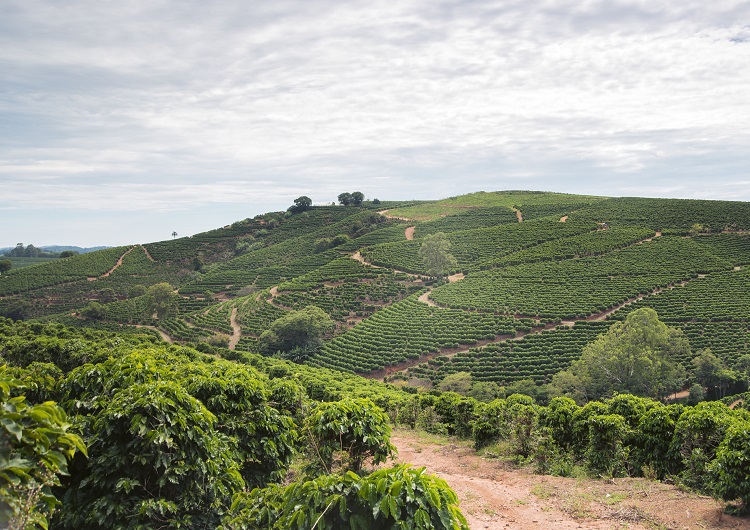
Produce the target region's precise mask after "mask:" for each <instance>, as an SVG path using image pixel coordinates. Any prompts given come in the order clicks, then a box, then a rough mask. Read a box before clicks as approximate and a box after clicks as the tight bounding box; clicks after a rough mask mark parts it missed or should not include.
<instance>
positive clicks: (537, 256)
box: [479, 227, 654, 269]
mask: <svg viewBox="0 0 750 530" xmlns="http://www.w3.org/2000/svg"><path fill="white" fill-rule="evenodd" d="M653 236H654V231H653V230H649V229H648V228H633V227H619V228H610V229H608V230H597V231H595V232H588V233H585V234H580V235H576V236H572V237H566V238H561V239H554V240H552V241H547V242H545V243H541V244H539V245H536V246H533V247H530V248H527V249H524V250H520V251H518V252H514V253H512V254H508V255H505V256H502V257H500V258H497V259H492V260H488V261H485V262H482V263H480V265H479V267H480V268H481V269H491V268H496V267H507V266H510V265H518V264H521V263H533V262H535V261H558V260H565V259H573V258H584V257H588V256H600V255H602V254H607V253H609V252H612V251H614V250H617V249H620V248H624V247H627V246H630V245H633V244H635V243H637V242H639V241H643V240H644V239H647V238H650V237H653Z"/></svg>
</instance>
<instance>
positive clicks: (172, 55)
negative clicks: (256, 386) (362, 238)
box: [0, 0, 750, 211]
mask: <svg viewBox="0 0 750 530" xmlns="http://www.w3.org/2000/svg"><path fill="white" fill-rule="evenodd" d="M6 4H7V9H4V16H3V17H2V19H1V20H0V186H2V187H0V190H1V191H2V192H3V193H2V196H0V208H7V207H8V205H9V204H11V203H12V204H19V201H21V202H23V203H24V205H25V206H24V207H26V208H36V207H40V208H41V207H49V206H50V205H59V206H64V205H75V208H87V209H96V208H100V209H101V208H112V209H117V210H125V211H130V210H131V209H132V208H133V207H134V206H133V205H134V204H139V205H147V206H143V207H148V208H153V209H167V210H168V209H174V208H187V207H190V208H195V207H199V206H200V205H201V204H215V203H221V202H223V201H226V202H227V203H232V202H233V201H236V200H237V197H238V195H242V194H248V196H255V195H253V194H256V193H260V194H261V195H264V196H269V195H270V196H273V197H279V198H282V197H283V196H284V194H287V193H290V195H289V197H293V196H294V193H296V192H297V191H300V192H301V193H303V192H305V190H315V191H316V192H318V193H320V195H321V200H323V199H325V194H330V195H331V198H333V197H335V195H336V194H337V193H338V192H337V190H339V189H342V186H346V188H345V189H348V188H363V189H366V188H369V189H372V190H373V192H374V193H375V192H376V193H377V194H378V195H380V196H381V198H388V196H389V195H390V196H396V195H398V196H402V197H403V195H402V194H407V193H408V194H410V196H420V194H422V195H421V196H422V197H426V196H427V194H438V193H442V192H444V191H445V192H448V193H450V194H451V195H454V194H457V193H462V192H470V191H475V190H476V188H472V186H492V187H493V188H494V189H498V188H503V187H506V186H504V184H507V185H508V186H512V185H513V184H518V183H519V182H521V183H523V185H524V186H529V187H536V188H541V189H555V190H561V188H564V187H565V186H567V189H569V190H570V191H581V192H587V191H591V192H596V193H605V194H606V193H611V194H617V193H618V191H619V190H621V188H619V187H618V184H617V183H618V182H619V180H620V179H621V178H626V179H627V180H628V183H629V185H630V186H631V190H632V192H631V193H629V194H633V195H639V194H640V195H646V194H650V193H659V190H666V191H664V192H670V193H671V192H672V191H674V192H675V193H677V192H678V191H675V190H680V191H679V193H684V194H685V195H686V196H688V195H694V194H704V195H711V194H731V191H728V190H736V191H737V193H743V195H741V197H742V198H744V199H748V200H750V190H748V189H747V186H734V185H733V184H732V183H734V182H737V181H741V180H746V177H747V169H746V168H747V162H748V159H750V152H748V151H749V150H748V146H749V145H750V131H749V130H748V128H747V123H750V100H748V98H747V87H748V86H750V70H748V69H747V67H746V65H747V64H749V63H750V42H748V41H749V39H748V35H750V33H748V27H749V26H748V20H750V5H748V3H747V2H744V1H734V0H718V1H715V2H711V3H706V2H703V1H697V0H687V1H676V0H673V1H664V2H653V1H646V0H643V1H628V2H624V1H620V2H611V1H603V0H601V1H594V0H592V1H587V2H579V1H574V0H547V1H544V2H533V3H529V2H522V1H520V0H518V1H510V0H506V1H489V0H478V1H460V2H458V1H438V2H432V1H427V0H410V1H405V2H398V3H393V2H386V1H384V0H379V1H367V2H364V1H361V2H346V3H342V2H333V1H326V0H313V1H309V2H302V1H280V2H273V3H257V2H255V3H249V2H244V1H241V0H222V1H217V2H211V3H205V2H192V3H190V2H174V1H171V0H161V1H157V2H154V1H149V2H146V1H139V2H121V3H111V2H107V3H103V2H98V1H93V0H80V1H70V2H64V3H60V2H52V1H48V0H24V1H23V2H21V1H16V2H6ZM680 175H690V179H689V181H687V180H684V178H683V183H682V184H675V182H678V181H679V179H680V178H681V176H680ZM519 176H520V177H519ZM602 176H605V177H606V178H602ZM384 177H387V178H384ZM376 179H377V180H376ZM519 179H520V180H519ZM229 181H232V183H229ZM261 181H263V184H258V183H259V182H261ZM217 182H225V184H221V185H219V184H216V183H217ZM722 182H723V183H724V184H726V190H727V191H717V189H719V188H721V185H722ZM58 184H59V185H60V187H59V188H56V187H55V185H58ZM493 184H494V186H493ZM394 185H396V186H397V188H395V189H394V188H392V186H394ZM588 185H594V186H597V187H598V188H597V189H596V190H586V189H579V188H585V186H588ZM573 188H575V189H573ZM487 189H489V188H487ZM257 190H262V191H261V192H258V191H257ZM638 190H641V192H639V191H638ZM670 190H672V191H670ZM561 191H564V189H562V190H561ZM307 194H308V195H311V194H312V192H310V193H307ZM411 194H413V195H411ZM431 196H433V197H438V196H439V195H431ZM24 197H25V198H24ZM117 198H121V199H123V200H119V201H118V200H116V199H117ZM24 201H25V202H24ZM285 202H288V198H287V200H286V201H285ZM104 205H106V206H104ZM139 207H140V206H139Z"/></svg>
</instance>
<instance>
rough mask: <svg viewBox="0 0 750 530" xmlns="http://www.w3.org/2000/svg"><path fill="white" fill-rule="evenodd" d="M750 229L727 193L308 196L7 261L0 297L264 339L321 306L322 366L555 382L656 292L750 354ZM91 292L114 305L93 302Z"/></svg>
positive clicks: (696, 339)
mask: <svg viewBox="0 0 750 530" xmlns="http://www.w3.org/2000/svg"><path fill="white" fill-rule="evenodd" d="M748 230H750V205H748V204H747V203H742V202H728V201H700V200H679V199H645V198H605V197H594V196H582V195H571V194H558V193H545V192H528V191H507V192H479V193H472V194H469V195H464V196H460V197H452V198H449V199H445V200H441V201H433V202H428V201H423V202H420V203H411V204H409V203H406V204H397V203H385V202H384V203H381V204H379V205H372V204H368V203H364V207H354V206H346V207H345V206H325V207H313V208H311V209H310V210H308V211H306V212H303V213H299V214H295V215H291V214H290V213H289V212H272V213H268V214H264V215H261V216H256V217H255V218H252V219H245V220H242V221H238V222H236V223H234V224H232V225H230V226H226V227H223V228H219V229H216V230H212V231H209V232H205V233H202V234H197V235H195V236H192V237H183V238H179V239H174V240H170V241H162V242H155V243H146V244H142V245H132V246H127V247H118V248H109V249H105V250H101V251H98V252H93V253H89V254H86V255H81V256H75V257H72V258H67V259H66V260H60V261H55V262H50V263H44V264H42V265H37V266H34V267H30V268H27V269H19V270H14V271H11V272H10V273H9V274H6V275H4V276H3V277H1V278H0V296H1V297H2V298H0V314H2V313H3V312H4V313H5V314H15V315H18V314H19V313H22V314H23V316H25V317H26V318H41V319H44V320H45V321H60V322H64V323H66V324H68V325H76V326H84V327H107V326H112V325H118V326H119V325H123V324H126V325H141V326H151V327H153V328H155V329H159V330H160V331H161V332H162V333H163V334H166V335H168V336H169V337H170V338H171V340H173V341H176V342H184V343H195V344H198V343H206V344H207V347H209V346H210V345H213V346H229V345H230V341H231V347H232V349H235V350H238V351H239V350H241V351H248V352H252V351H257V348H258V342H257V341H258V338H259V336H260V334H261V333H262V332H263V331H264V330H265V329H266V328H267V327H268V326H269V325H270V323H271V322H273V321H274V320H276V319H278V318H279V317H281V316H282V315H284V314H287V313H288V312H290V311H292V310H298V309H302V308H303V307H305V306H307V305H315V306H318V307H320V308H322V309H323V310H325V311H326V312H327V313H328V314H329V315H330V316H331V317H332V318H333V319H334V321H335V322H336V328H335V332H334V333H333V335H332V336H331V337H329V338H328V339H327V340H326V341H325V343H324V345H323V347H322V348H321V349H319V350H318V351H315V352H312V353H311V354H310V352H308V354H306V355H305V358H306V361H305V362H307V363H308V364H310V365H312V366H317V367H328V368H334V369H337V370H344V371H348V372H354V373H358V374H363V375H368V374H370V375H373V376H378V377H381V378H382V377H384V376H388V377H389V378H391V379H393V378H394V377H395V378H396V379H397V380H403V381H411V382H412V384H418V385H436V384H439V383H440V382H441V381H442V380H443V379H444V378H445V377H446V376H448V375H450V374H455V373H458V372H467V373H469V374H470V375H471V378H472V380H473V381H474V382H492V383H496V384H498V385H499V386H506V387H507V386H511V385H514V384H519V383H521V382H524V383H527V382H530V383H533V384H535V385H544V384H545V383H549V382H550V381H551V379H552V377H553V376H554V375H555V374H556V373H558V372H560V371H561V370H564V369H566V368H568V367H569V366H570V364H571V362H572V361H573V360H575V359H577V358H578V357H579V356H580V353H581V350H582V348H583V346H584V345H585V344H587V343H588V342H590V341H591V340H593V339H594V338H595V337H596V336H597V335H599V334H601V333H602V332H603V331H604V330H605V329H606V328H607V326H608V325H610V324H611V322H613V321H617V320H622V319H623V318H624V317H625V316H626V315H627V314H628V313H630V312H632V311H634V310H635V309H638V308H640V307H652V308H654V309H656V310H657V311H658V314H659V316H660V318H661V319H662V320H663V321H665V322H666V323H668V324H669V325H671V326H675V327H678V328H679V329H682V330H683V331H684V333H685V334H686V335H687V336H688V337H689V339H690V343H691V346H692V349H693V351H698V350H702V349H705V348H710V350H711V351H712V352H713V353H714V354H715V355H717V356H718V357H719V358H720V360H721V361H722V362H723V363H725V365H726V366H727V367H732V366H734V365H735V364H737V363H738V362H739V361H740V359H741V358H742V357H743V356H744V355H747V354H750V350H749V349H748V348H749V347H748V342H747V341H746V340H745V336H746V334H747V333H748V332H749V328H748V317H750V295H749V294H748V289H747V287H746V286H747V285H748V279H749V278H747V275H748V273H749V272H748V270H747V269H746V267H745V266H746V265H747V264H748V263H750V236H748ZM438 232H442V233H444V234H446V238H447V240H448V242H449V243H450V245H451V247H450V252H451V253H452V254H453V255H454V256H455V258H456V262H455V264H454V265H453V270H451V271H450V273H451V274H452V276H451V280H459V279H460V280H459V281H451V282H447V283H446V282H444V281H438V280H436V279H435V278H430V277H428V274H427V269H426V267H425V265H424V263H423V262H422V259H421V257H420V256H419V249H420V247H421V245H422V242H423V240H424V238H425V237H428V236H429V235H431V234H435V233H438ZM352 258H355V259H352ZM165 281H166V282H168V283H169V284H170V285H172V286H173V287H174V288H175V289H176V291H177V293H178V296H176V297H175V300H174V303H175V308H174V310H173V311H170V312H169V314H168V315H166V316H165V317H163V318H161V319H156V318H154V314H153V312H152V311H151V309H150V307H149V305H148V303H147V301H148V296H147V295H146V294H145V292H146V290H147V289H148V288H150V287H151V286H153V285H155V284H157V283H161V282H165ZM94 301H95V302H99V303H101V304H104V307H105V309H106V315H104V314H102V315H99V316H100V317H101V318H98V319H91V318H88V319H86V318H82V316H81V315H82V313H81V312H82V310H83V309H84V308H85V307H87V305H88V304H90V303H91V302H94ZM509 339H513V340H509ZM298 358H299V357H298ZM691 360H692V358H688V357H685V358H682V359H680V361H681V362H682V364H683V366H684V367H685V368H686V369H687V370H689V371H691V370H692V368H693V367H692V365H691Z"/></svg>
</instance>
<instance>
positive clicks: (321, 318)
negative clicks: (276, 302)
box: [258, 306, 334, 361]
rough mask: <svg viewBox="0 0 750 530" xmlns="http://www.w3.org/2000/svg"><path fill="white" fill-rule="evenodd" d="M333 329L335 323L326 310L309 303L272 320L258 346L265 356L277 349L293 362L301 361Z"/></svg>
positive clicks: (316, 347)
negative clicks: (302, 307)
mask: <svg viewBox="0 0 750 530" xmlns="http://www.w3.org/2000/svg"><path fill="white" fill-rule="evenodd" d="M333 329H334V322H333V320H331V318H330V317H329V316H328V314H327V313H326V312H325V311H323V310H322V309H320V308H319V307H315V306H308V307H306V308H304V309H300V310H299V311H290V312H289V313H288V314H286V315H284V316H282V317H281V318H278V319H277V320H275V321H274V322H273V323H272V324H271V326H270V327H269V328H268V329H267V330H265V331H264V332H263V333H261V334H260V337H259V338H258V349H259V350H260V352H261V353H263V354H266V355H272V354H274V353H277V352H278V353H280V354H281V355H282V356H283V357H286V358H289V359H292V360H295V361H300V360H304V359H306V358H307V357H308V356H309V355H310V354H311V353H314V352H315V351H317V349H318V348H320V346H321V345H322V343H323V338H324V337H325V336H327V335H329V334H330V333H331V332H332V331H333Z"/></svg>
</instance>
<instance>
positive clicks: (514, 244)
mask: <svg viewBox="0 0 750 530" xmlns="http://www.w3.org/2000/svg"><path fill="white" fill-rule="evenodd" d="M595 228H596V225H595V224H590V223H587V224H581V223H559V222H552V221H532V222H528V223H515V224H504V225H499V226H495V227H492V228H479V229H476V230H463V231H460V232H451V233H449V234H447V235H448V239H449V240H450V242H451V245H452V246H451V249H450V252H451V254H453V255H454V256H455V257H456V259H457V260H458V267H457V270H476V269H478V266H479V264H480V263H482V262H484V261H488V260H490V259H497V258H499V257H501V256H504V255H507V254H510V253H512V252H516V251H519V250H521V249H524V248H527V247H531V246H533V245H538V244H539V243H543V242H544V241H550V240H553V239H559V238H564V237H570V236H573V235H577V234H582V233H585V232H591V231H593V230H594V229H595ZM421 246H422V241H421V240H419V239H415V240H412V241H402V242H399V243H387V244H384V245H375V246H373V247H369V248H366V249H363V250H362V256H364V257H365V259H366V260H367V261H368V262H370V263H372V264H374V265H380V266H384V267H390V268H393V269H398V270H403V271H407V272H412V273H415V274H425V273H426V270H425V266H424V263H423V262H422V258H420V256H419V249H420V247H421Z"/></svg>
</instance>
